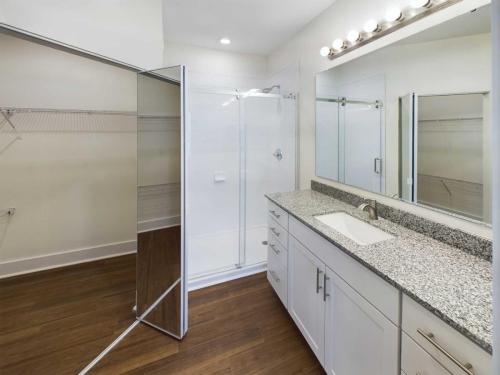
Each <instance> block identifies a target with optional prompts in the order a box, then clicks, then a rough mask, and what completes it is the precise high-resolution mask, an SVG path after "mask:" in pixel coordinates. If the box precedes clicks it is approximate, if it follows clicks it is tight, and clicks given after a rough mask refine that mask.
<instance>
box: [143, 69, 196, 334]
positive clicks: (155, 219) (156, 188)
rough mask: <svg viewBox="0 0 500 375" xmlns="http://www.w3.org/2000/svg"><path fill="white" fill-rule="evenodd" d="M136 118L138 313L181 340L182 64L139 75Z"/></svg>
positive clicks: (183, 294) (183, 306) (184, 306)
mask: <svg viewBox="0 0 500 375" xmlns="http://www.w3.org/2000/svg"><path fill="white" fill-rule="evenodd" d="M137 116H138V122H137V127H138V134H137V165H138V170H137V174H138V176H137V178H138V189H137V191H138V198H137V201H138V236H137V237H138V238H137V239H138V249H137V307H136V308H137V317H138V318H140V320H141V321H142V322H144V323H146V324H149V325H151V326H153V327H155V328H157V329H159V330H161V331H163V332H165V333H168V334H170V335H172V336H174V337H177V338H182V336H183V335H184V333H185V331H186V327H187V321H186V319H185V315H184V314H185V313H186V311H187V298H186V296H187V295H186V285H185V282H184V276H185V272H184V264H185V263H184V226H183V223H184V203H183V202H184V194H183V186H184V178H183V175H184V157H183V155H184V147H183V140H184V135H183V132H184V67H182V66H177V67H171V68H164V69H159V70H154V71H148V72H140V73H138V75H137ZM141 317H142V318H141Z"/></svg>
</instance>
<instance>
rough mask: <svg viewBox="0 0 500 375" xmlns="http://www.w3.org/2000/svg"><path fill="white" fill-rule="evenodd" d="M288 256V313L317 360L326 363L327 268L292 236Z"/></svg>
mask: <svg viewBox="0 0 500 375" xmlns="http://www.w3.org/2000/svg"><path fill="white" fill-rule="evenodd" d="M288 256H289V263H288V264H289V269H288V311H289V313H290V315H291V316H292V319H293V320H294V321H295V323H296V324H297V326H298V327H299V330H300V331H301V332H302V335H304V337H305V339H306V341H307V342H308V343H309V346H310V347H311V349H312V351H313V352H314V354H316V357H318V359H319V361H320V362H321V363H323V358H324V339H325V308H324V307H325V306H324V302H323V279H324V272H325V265H324V264H323V263H322V262H321V261H320V260H319V259H318V258H316V257H315V256H314V255H313V254H312V253H311V252H309V250H307V249H306V248H305V247H303V246H302V245H301V244H300V243H299V242H298V241H297V240H296V239H295V238H293V237H292V236H290V239H289V249H288Z"/></svg>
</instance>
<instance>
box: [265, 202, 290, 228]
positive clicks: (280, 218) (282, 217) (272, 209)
mask: <svg viewBox="0 0 500 375" xmlns="http://www.w3.org/2000/svg"><path fill="white" fill-rule="evenodd" d="M267 211H268V213H269V215H270V216H271V217H272V218H273V219H274V220H276V221H277V222H278V223H279V224H280V225H281V226H282V227H283V228H284V229H285V230H287V231H288V213H287V212H286V211H285V210H283V209H282V208H281V207H278V206H277V205H276V204H274V203H273V202H271V201H270V200H268V201H267Z"/></svg>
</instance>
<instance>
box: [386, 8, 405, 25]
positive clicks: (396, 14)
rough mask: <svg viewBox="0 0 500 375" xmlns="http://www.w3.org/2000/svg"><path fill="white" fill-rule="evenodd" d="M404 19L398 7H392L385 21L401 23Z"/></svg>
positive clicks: (388, 10)
mask: <svg viewBox="0 0 500 375" xmlns="http://www.w3.org/2000/svg"><path fill="white" fill-rule="evenodd" d="M402 19H403V13H402V12H401V9H399V8H398V7H390V8H389V9H387V12H385V20H386V21H387V22H394V21H401V20H402Z"/></svg>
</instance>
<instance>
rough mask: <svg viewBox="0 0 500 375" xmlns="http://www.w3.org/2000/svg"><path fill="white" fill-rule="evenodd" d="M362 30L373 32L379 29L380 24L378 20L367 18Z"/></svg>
mask: <svg viewBox="0 0 500 375" xmlns="http://www.w3.org/2000/svg"><path fill="white" fill-rule="evenodd" d="M363 30H364V31H365V32H366V33H374V32H376V31H379V30H380V26H379V25H378V22H377V21H376V20H368V21H366V23H365V26H364V27H363Z"/></svg>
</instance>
